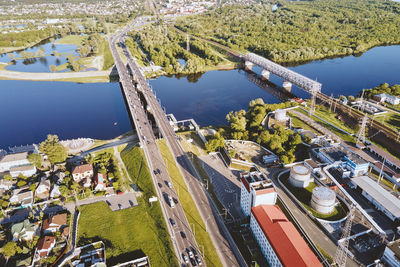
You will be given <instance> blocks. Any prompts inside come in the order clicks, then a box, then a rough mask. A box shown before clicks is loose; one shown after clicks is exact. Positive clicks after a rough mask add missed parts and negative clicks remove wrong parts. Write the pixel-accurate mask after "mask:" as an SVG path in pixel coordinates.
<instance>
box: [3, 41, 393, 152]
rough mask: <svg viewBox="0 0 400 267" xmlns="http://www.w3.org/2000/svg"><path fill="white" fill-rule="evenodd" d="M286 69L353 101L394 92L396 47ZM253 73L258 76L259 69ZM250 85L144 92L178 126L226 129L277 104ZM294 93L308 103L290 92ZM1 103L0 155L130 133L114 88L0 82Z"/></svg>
mask: <svg viewBox="0 0 400 267" xmlns="http://www.w3.org/2000/svg"><path fill="white" fill-rule="evenodd" d="M36 64H38V63H36ZM39 64H41V63H39ZM34 65H35V64H34ZM290 69H293V70H294V71H297V72H299V73H301V74H304V75H306V76H308V77H310V78H312V79H318V81H319V82H321V83H322V84H323V86H322V91H323V92H324V93H326V94H328V95H330V94H331V93H332V94H334V95H335V96H338V95H340V94H343V95H357V93H358V92H359V91H360V90H361V89H363V88H371V87H374V86H376V85H379V84H380V83H382V82H387V83H389V84H394V83H398V84H400V74H399V71H400V46H386V47H376V48H373V49H371V50H369V51H367V52H366V53H364V54H362V55H361V56H358V57H355V56H348V57H344V58H336V59H327V60H318V61H313V62H310V63H306V64H303V65H299V66H295V67H290ZM254 71H255V72H256V73H258V74H260V72H261V70H260V69H259V68H257V67H255V68H254ZM248 77H249V74H247V73H246V72H244V71H243V70H231V71H210V72H207V73H204V74H197V75H189V76H184V77H176V76H174V77H165V76H164V77H159V78H157V79H154V80H151V81H150V84H151V85H152V87H153V89H154V91H155V92H156V93H157V97H158V98H160V100H161V103H162V105H163V106H165V108H166V110H167V113H173V114H174V115H175V116H176V118H177V119H187V118H194V119H195V120H196V121H197V122H198V123H199V124H200V125H201V126H206V125H216V124H225V123H226V121H225V115H226V114H227V113H228V112H229V111H231V110H239V109H246V108H247V105H248V103H249V101H250V100H252V99H255V98H259V97H261V98H263V99H264V101H265V102H266V103H277V102H279V101H280V100H279V98H277V97H276V96H273V95H272V94H271V93H270V92H271V90H276V89H271V88H268V89H267V90H266V89H262V88H260V87H259V86H257V85H256V84H254V83H253V82H251V81H249V80H248ZM271 82H273V83H276V84H277V85H279V86H280V85H281V84H282V79H280V78H278V77H275V76H273V75H271ZM292 93H293V94H295V95H296V96H298V97H303V98H306V97H308V95H307V94H306V93H305V92H303V91H302V90H300V89H298V88H296V87H293V89H292ZM0 99H1V105H2V112H1V113H0V125H1V126H0V148H7V147H8V146H10V145H21V144H28V143H32V142H40V141H41V140H43V139H44V138H45V137H46V134H48V133H53V134H58V135H59V136H60V138H61V139H67V138H75V137H92V138H98V139H107V138H112V137H115V136H117V135H119V134H122V133H124V132H126V131H128V130H130V129H131V126H130V123H129V117H128V114H127V112H126V109H125V103H124V100H123V97H122V94H121V90H120V88H119V84H118V83H108V84H107V83H104V84H78V83H65V82H30V81H4V80H2V81H0ZM115 122H116V123H117V125H114V123H115Z"/></svg>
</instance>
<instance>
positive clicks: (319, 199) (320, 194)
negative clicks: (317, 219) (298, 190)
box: [311, 186, 336, 214]
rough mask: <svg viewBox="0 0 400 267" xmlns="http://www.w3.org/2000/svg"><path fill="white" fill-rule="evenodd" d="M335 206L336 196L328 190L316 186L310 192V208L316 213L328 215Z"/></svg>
mask: <svg viewBox="0 0 400 267" xmlns="http://www.w3.org/2000/svg"><path fill="white" fill-rule="evenodd" d="M335 205H336V194H335V192H334V191H333V190H332V189H330V188H328V187H322V186H318V187H315V188H314V189H313V191H312V197H311V207H313V208H314V209H315V210H316V211H317V212H319V213H323V214H330V213H332V212H333V210H334V208H335Z"/></svg>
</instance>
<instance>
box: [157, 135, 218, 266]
mask: <svg viewBox="0 0 400 267" xmlns="http://www.w3.org/2000/svg"><path fill="white" fill-rule="evenodd" d="M157 144H158V147H159V149H160V151H161V155H162V156H163V159H164V162H165V163H166V165H167V168H168V173H169V175H170V177H171V180H172V184H173V186H174V188H175V190H176V192H177V193H178V192H179V193H178V197H179V200H180V204H181V205H182V208H183V210H184V211H185V215H186V218H187V219H188V221H189V224H190V227H193V226H192V225H193V224H194V225H195V226H194V228H195V238H196V242H197V244H198V245H199V246H200V250H201V249H202V246H203V247H204V259H205V261H206V264H207V266H222V264H221V262H220V260H219V256H218V253H217V252H216V249H215V247H214V244H213V243H212V241H211V238H210V235H209V234H208V233H207V232H206V227H205V224H204V222H203V220H202V218H201V216H200V213H199V211H198V209H197V207H196V204H195V203H194V201H193V199H192V196H191V194H190V193H189V190H188V188H187V186H186V183H185V181H184V180H183V177H182V175H181V173H180V171H179V169H178V167H177V166H176V164H175V160H174V158H173V156H172V154H171V152H170V151H169V148H168V146H167V144H166V143H165V140H161V141H159V142H158V143H157Z"/></svg>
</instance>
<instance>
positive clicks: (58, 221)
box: [42, 213, 67, 234]
mask: <svg viewBox="0 0 400 267" xmlns="http://www.w3.org/2000/svg"><path fill="white" fill-rule="evenodd" d="M64 226H67V214H66V213H61V214H56V215H54V216H51V217H49V218H47V219H45V220H43V224H42V231H43V232H44V233H45V234H47V233H54V232H57V231H58V230H60V228H61V227H64Z"/></svg>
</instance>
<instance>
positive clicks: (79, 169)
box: [72, 164, 93, 174]
mask: <svg viewBox="0 0 400 267" xmlns="http://www.w3.org/2000/svg"><path fill="white" fill-rule="evenodd" d="M87 171H93V167H92V164H82V165H78V166H75V167H74V170H73V171H72V174H76V173H84V172H87Z"/></svg>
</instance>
